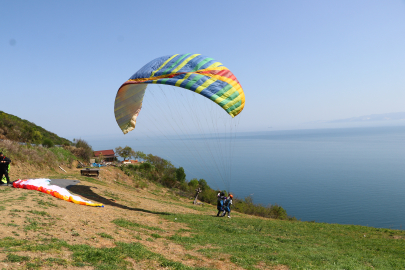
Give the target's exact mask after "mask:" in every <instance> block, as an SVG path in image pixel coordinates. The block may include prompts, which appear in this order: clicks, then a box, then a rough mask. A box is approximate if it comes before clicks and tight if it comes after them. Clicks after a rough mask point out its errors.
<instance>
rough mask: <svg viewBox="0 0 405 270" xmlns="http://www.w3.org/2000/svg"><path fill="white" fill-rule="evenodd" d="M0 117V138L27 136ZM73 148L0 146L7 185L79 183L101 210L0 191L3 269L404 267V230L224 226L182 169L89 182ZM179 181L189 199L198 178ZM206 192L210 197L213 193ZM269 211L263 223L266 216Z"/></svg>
mask: <svg viewBox="0 0 405 270" xmlns="http://www.w3.org/2000/svg"><path fill="white" fill-rule="evenodd" d="M2 114H4V113H2ZM3 116H6V117H4V118H2V119H3V120H2V121H3V122H1V123H3V124H2V125H3V127H4V126H6V127H7V132H4V130H5V129H2V132H3V133H2V135H3V136H5V135H4V134H19V132H17V131H21V130H26V129H27V128H29V125H28V124H27V126H24V125H22V124H21V123H22V122H19V121H20V120H21V119H20V120H18V119H19V118H14V116H10V115H7V114H4V115H3ZM4 119H6V120H4ZM16 119H17V120H16ZM21 121H25V120H21ZM4 123H6V124H4ZM12 123H14V124H13V125H12ZM17 123H18V124H17ZM24 123H25V122H24ZM28 123H29V122H28ZM20 124H21V125H20ZM31 124H32V123H31ZM32 125H33V124H32ZM34 126H35V125H34ZM34 126H31V127H34ZM26 127H27V128H26ZM35 127H36V126H35ZM10 130H11V131H10ZM38 130H39V129H36V131H38ZM41 134H42V133H41ZM44 134H45V133H44ZM55 136H56V135H55ZM56 137H57V136H56ZM56 137H55V138H56ZM57 138H59V137H57ZM19 140H20V139H19ZM55 142H56V141H55ZM76 146H77V144H76ZM73 148H75V147H72V146H69V147H65V148H61V147H50V148H44V147H34V146H31V145H29V144H28V145H21V144H18V143H16V142H12V141H9V140H4V141H0V150H1V151H4V152H5V154H6V155H7V156H8V157H10V158H11V159H12V160H13V163H12V167H11V171H10V178H11V180H16V179H19V178H20V179H24V178H51V179H77V180H80V181H81V183H80V184H79V185H76V186H73V187H71V188H70V191H71V192H72V193H74V194H76V195H79V196H81V197H83V198H84V199H86V200H90V201H93V202H98V203H102V204H104V206H105V207H104V208H94V207H89V206H82V205H77V204H73V203H70V202H66V201H63V200H59V199H57V198H54V197H52V196H50V195H48V194H44V193H41V192H38V191H33V190H23V189H15V188H11V187H2V186H1V187H0V216H1V219H0V231H1V232H2V234H1V236H0V269H279V270H280V269H284V270H285V269H405V256H404V254H405V231H402V230H390V229H376V228H370V227H364V226H352V225H338V224H325V223H310V222H300V221H297V220H295V219H287V220H280V219H271V218H263V217H257V216H251V215H246V214H242V213H240V212H236V211H232V213H231V215H232V217H231V218H226V217H216V213H217V210H216V207H215V206H213V205H210V204H207V203H204V204H201V205H198V206H196V205H193V204H192V202H193V198H191V197H190V198H187V197H186V198H185V197H180V196H178V194H180V193H181V192H179V189H175V188H174V187H178V186H179V184H178V183H177V182H179V181H177V180H176V179H174V178H173V177H174V176H171V175H176V174H175V173H174V172H175V171H178V170H179V169H180V168H178V169H176V168H174V167H170V166H169V167H167V166H166V167H164V168H163V169H161V170H158V169H159V168H158V167H159V166H158V165H159V164H161V163H162V162H163V163H164V160H163V159H160V158H158V157H155V156H153V155H148V157H149V158H150V159H157V161H159V162H155V163H153V162H152V161H151V162H152V164H155V165H154V166H152V165H151V164H149V165H148V166H149V167H148V169H146V168H142V167H145V166H146V165H145V164H144V165H143V166H139V167H136V168H135V167H133V166H132V167H130V166H128V167H125V168H116V167H103V168H101V170H100V178H99V179H94V178H88V177H83V176H81V175H80V169H77V168H76V166H75V159H76V157H75V156H74V155H73V154H72V152H71V151H70V150H69V149H73ZM79 149H80V148H79ZM73 150H74V149H73ZM163 163H162V164H163ZM59 165H62V166H63V167H64V169H65V170H66V172H63V171H62V170H60V169H59V167H58V166H59ZM169 165H170V164H169ZM153 168H154V169H153ZM152 169H153V170H152ZM166 171H167V172H166ZM179 175H180V176H181V174H179ZM184 176H185V175H184ZM180 178H181V179H183V177H180ZM176 181H177V182H176ZM180 183H181V184H180V187H184V189H182V193H183V194H191V193H185V190H188V189H189V190H193V189H194V188H195V187H197V185H200V186H201V185H202V184H204V183H205V180H204V181H203V179H200V180H199V181H197V180H196V179H194V180H191V181H190V182H187V181H184V179H183V182H181V181H180ZM190 184H195V185H196V186H193V185H191V186H190ZM205 185H206V183H205ZM164 186H166V187H164ZM207 190H208V186H207ZM209 191H210V192H209V193H207V194H208V195H209V194H210V193H212V192H214V194H213V196H214V199H215V196H216V191H213V190H212V191H211V190H209ZM203 194H204V193H202V195H203ZM201 197H203V196H201ZM208 201H210V200H208ZM242 206H243V207H242ZM249 207H251V208H252V209H254V210H251V211H250V210H249V209H246V208H249ZM236 208H238V209H239V210H240V211H243V212H246V213H251V214H252V213H253V214H255V213H256V214H257V209H259V210H260V209H261V208H260V207H259V208H257V209H256V208H254V207H253V205H251V204H249V202H248V201H247V202H245V203H242V202H239V203H238V202H237V200H235V209H236ZM277 209H279V210H280V209H282V208H281V207H279V208H277ZM246 210H249V211H246ZM267 210H269V209H267ZM267 210H266V209H264V208H263V209H262V210H261V211H263V213H264V214H265V215H263V216H266V217H273V216H274V215H273V214H274V213H273V212H269V213H267V212H266V211H267Z"/></svg>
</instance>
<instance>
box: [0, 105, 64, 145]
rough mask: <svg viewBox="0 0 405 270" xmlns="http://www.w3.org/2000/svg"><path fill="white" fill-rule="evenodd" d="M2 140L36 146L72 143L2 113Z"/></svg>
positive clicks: (0, 134) (0, 127)
mask: <svg viewBox="0 0 405 270" xmlns="http://www.w3.org/2000/svg"><path fill="white" fill-rule="evenodd" d="M0 139H8V140H12V141H18V142H26V143H35V144H42V143H46V144H49V143H51V144H57V145H70V144H71V142H70V141H69V140H67V139H64V138H61V137H59V136H58V135H56V134H54V133H52V132H49V131H47V130H45V129H44V128H42V127H40V126H37V125H35V124H34V123H31V122H29V121H27V120H24V119H21V118H19V117H17V116H14V115H11V114H8V113H5V112H3V111H0Z"/></svg>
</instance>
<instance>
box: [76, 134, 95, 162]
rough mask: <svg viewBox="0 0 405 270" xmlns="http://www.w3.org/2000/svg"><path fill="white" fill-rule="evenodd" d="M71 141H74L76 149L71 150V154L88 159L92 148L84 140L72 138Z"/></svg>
mask: <svg viewBox="0 0 405 270" xmlns="http://www.w3.org/2000/svg"><path fill="white" fill-rule="evenodd" d="M73 141H75V146H76V148H77V149H78V150H75V151H73V154H74V155H75V156H78V157H81V158H83V159H84V160H86V161H89V160H90V158H92V157H93V148H92V147H91V146H90V145H89V144H88V143H87V142H86V141H85V140H82V139H73Z"/></svg>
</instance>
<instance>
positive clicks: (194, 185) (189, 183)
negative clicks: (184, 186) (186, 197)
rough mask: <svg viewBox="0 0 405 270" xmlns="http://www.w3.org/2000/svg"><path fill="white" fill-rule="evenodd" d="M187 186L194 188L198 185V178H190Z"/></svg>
mask: <svg viewBox="0 0 405 270" xmlns="http://www.w3.org/2000/svg"><path fill="white" fill-rule="evenodd" d="M188 186H189V187H190V189H196V188H197V187H198V180H197V179H195V178H194V179H191V180H190V182H188Z"/></svg>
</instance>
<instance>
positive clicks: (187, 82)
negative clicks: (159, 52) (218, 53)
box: [114, 54, 245, 134]
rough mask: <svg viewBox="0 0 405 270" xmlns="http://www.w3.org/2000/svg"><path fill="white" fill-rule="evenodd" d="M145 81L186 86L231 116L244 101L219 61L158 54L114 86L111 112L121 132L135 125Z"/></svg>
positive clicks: (126, 131)
mask: <svg viewBox="0 0 405 270" xmlns="http://www.w3.org/2000/svg"><path fill="white" fill-rule="evenodd" d="M147 84H166V85H172V86H177V87H181V88H185V89H188V90H190V91H193V92H195V93H198V94H200V95H203V96H204V97H206V98H208V99H210V100H212V101H213V102H215V103H217V104H218V105H219V106H220V107H222V108H223V109H224V110H225V111H226V112H227V113H228V114H229V115H231V116H232V117H235V116H236V115H238V114H239V113H240V112H241V111H242V110H243V107H244V105H245V94H244V92H243V89H242V87H241V85H240V83H239V81H238V80H237V79H236V77H235V76H234V75H233V73H232V72H231V71H230V70H229V69H228V68H226V67H224V66H223V65H222V63H220V62H217V61H216V60H214V59H213V58H210V57H206V56H203V55H200V54H175V55H169V56H162V57H159V58H156V59H155V60H152V61H151V62H149V63H148V64H146V65H145V66H143V67H142V68H141V69H140V70H138V71H137V72H136V73H135V74H134V75H133V76H132V77H131V78H130V79H129V80H128V81H126V82H125V83H124V84H123V85H122V86H121V87H120V88H119V89H118V93H117V96H116V98H115V106H114V112H115V119H116V121H117V123H118V125H119V127H120V128H121V130H122V131H123V132H124V134H126V133H128V132H129V131H131V130H133V129H134V128H135V125H136V119H137V117H138V115H139V112H140V110H141V108H142V101H143V97H144V94H145V90H146V87H147Z"/></svg>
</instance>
